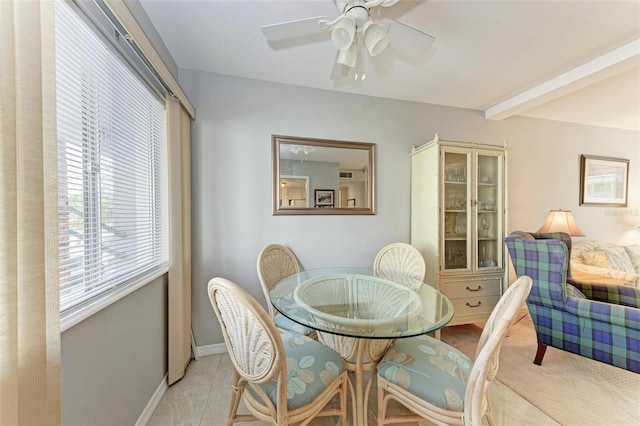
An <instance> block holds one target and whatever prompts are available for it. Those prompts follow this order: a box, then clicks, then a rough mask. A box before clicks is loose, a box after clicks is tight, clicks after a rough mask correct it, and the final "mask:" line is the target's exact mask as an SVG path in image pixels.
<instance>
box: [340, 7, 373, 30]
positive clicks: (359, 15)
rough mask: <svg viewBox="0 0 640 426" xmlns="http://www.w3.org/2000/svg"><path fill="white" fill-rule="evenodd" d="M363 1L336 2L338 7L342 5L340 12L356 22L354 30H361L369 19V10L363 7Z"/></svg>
mask: <svg viewBox="0 0 640 426" xmlns="http://www.w3.org/2000/svg"><path fill="white" fill-rule="evenodd" d="M365 3H366V2H365V1H364V0H349V1H344V2H338V7H339V8H340V5H343V6H342V8H341V10H342V13H343V14H344V15H345V16H350V17H352V18H353V19H355V21H356V28H357V29H358V30H360V29H362V26H363V25H364V23H365V22H367V20H368V19H369V9H368V8H367V7H365Z"/></svg>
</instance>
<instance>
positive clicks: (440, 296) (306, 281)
mask: <svg viewBox="0 0 640 426" xmlns="http://www.w3.org/2000/svg"><path fill="white" fill-rule="evenodd" d="M270 299H271V303H272V304H273V306H274V307H275V308H276V309H277V310H278V312H280V313H281V314H282V315H284V316H286V317H287V318H289V319H291V320H292V321H295V322H297V323H299V324H302V325H304V326H307V327H310V328H312V329H315V330H318V331H323V332H327V333H332V334H337V335H342V336H350V337H357V338H368V339H397V338H402V337H410V336H416V335H419V334H425V333H430V332H433V331H436V330H439V329H440V328H442V327H443V326H445V325H446V324H447V323H448V322H449V321H450V320H451V318H452V317H453V305H452V303H451V300H449V298H448V297H447V296H446V295H445V294H444V293H442V292H440V291H438V290H437V289H436V288H434V287H432V286H431V285H429V284H426V283H423V282H422V281H419V280H416V279H413V278H409V277H406V276H403V275H394V274H389V273H381V272H378V271H375V270H373V269H368V268H325V269H311V270H308V271H301V272H299V273H297V274H294V275H290V276H288V277H286V278H283V279H282V280H280V281H279V282H277V283H276V284H275V285H274V286H273V287H272V289H271V291H270Z"/></svg>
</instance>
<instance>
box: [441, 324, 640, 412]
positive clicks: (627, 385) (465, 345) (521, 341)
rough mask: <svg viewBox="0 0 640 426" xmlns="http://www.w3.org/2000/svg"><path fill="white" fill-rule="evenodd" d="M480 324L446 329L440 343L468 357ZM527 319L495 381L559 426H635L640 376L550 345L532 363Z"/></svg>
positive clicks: (514, 333) (513, 335) (506, 349)
mask: <svg viewBox="0 0 640 426" xmlns="http://www.w3.org/2000/svg"><path fill="white" fill-rule="evenodd" d="M482 325H483V324H467V325H461V326H453V327H446V328H445V329H444V330H443V331H442V340H444V341H446V342H447V343H449V344H451V345H453V346H454V347H456V348H458V349H459V350H461V351H462V352H464V353H465V354H466V355H467V356H470V357H471V358H472V359H473V357H474V355H475V348H476V344H477V341H478V338H479V337H480V333H481V332H482V328H481V327H482ZM536 346H537V344H536V335H535V331H534V329H533V323H532V322H531V318H530V317H529V315H528V314H527V315H525V316H524V317H523V318H522V319H520V320H519V321H518V322H517V323H516V324H515V325H514V326H513V327H512V328H511V332H510V335H509V336H507V338H506V339H505V340H504V343H503V346H502V352H501V353H500V369H499V370H498V376H497V379H498V380H499V381H500V382H502V383H503V384H505V385H506V386H508V387H509V388H511V389H512V390H513V391H514V392H516V393H517V394H519V395H520V396H522V397H523V398H524V399H526V400H527V401H529V402H530V403H531V404H533V405H535V406H536V407H537V408H538V409H540V410H541V411H543V412H544V413H545V414H547V415H548V416H549V417H551V418H553V419H555V420H556V421H557V422H558V423H560V424H562V425H640V375H639V374H636V373H631V372H629V371H626V370H623V369H620V368H617V367H613V366H610V365H607V364H603V363H601V362H597V361H593V360H591V359H588V358H584V357H581V356H578V355H574V354H571V353H569V352H565V351H561V350H558V349H555V348H551V347H549V348H548V349H547V353H546V355H545V357H544V360H543V361H542V365H541V366H537V365H535V364H533V358H534V356H535V352H536Z"/></svg>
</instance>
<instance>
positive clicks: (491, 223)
mask: <svg viewBox="0 0 640 426" xmlns="http://www.w3.org/2000/svg"><path fill="white" fill-rule="evenodd" d="M475 180H476V182H477V184H476V194H475V195H476V196H475V200H476V202H475V205H476V217H475V222H476V231H477V236H478V237H477V261H478V265H477V267H478V268H479V269H486V268H501V267H502V250H501V247H502V231H501V230H502V215H501V214H499V213H500V212H501V211H502V209H503V207H502V202H501V200H502V196H501V193H502V184H501V182H502V155H501V154H494V153H478V154H477V160H476V176H475Z"/></svg>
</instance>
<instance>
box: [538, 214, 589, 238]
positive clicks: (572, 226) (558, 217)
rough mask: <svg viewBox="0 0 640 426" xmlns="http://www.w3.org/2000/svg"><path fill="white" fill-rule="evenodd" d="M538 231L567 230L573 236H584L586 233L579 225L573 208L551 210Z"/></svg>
mask: <svg viewBox="0 0 640 426" xmlns="http://www.w3.org/2000/svg"><path fill="white" fill-rule="evenodd" d="M538 232H565V233H567V234H569V235H571V236H572V237H584V236H585V233H584V232H582V230H581V229H580V228H579V227H578V225H577V224H576V221H575V219H574V218H573V213H571V210H550V211H549V215H548V216H547V220H545V221H544V223H543V224H542V226H541V227H540V229H538Z"/></svg>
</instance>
